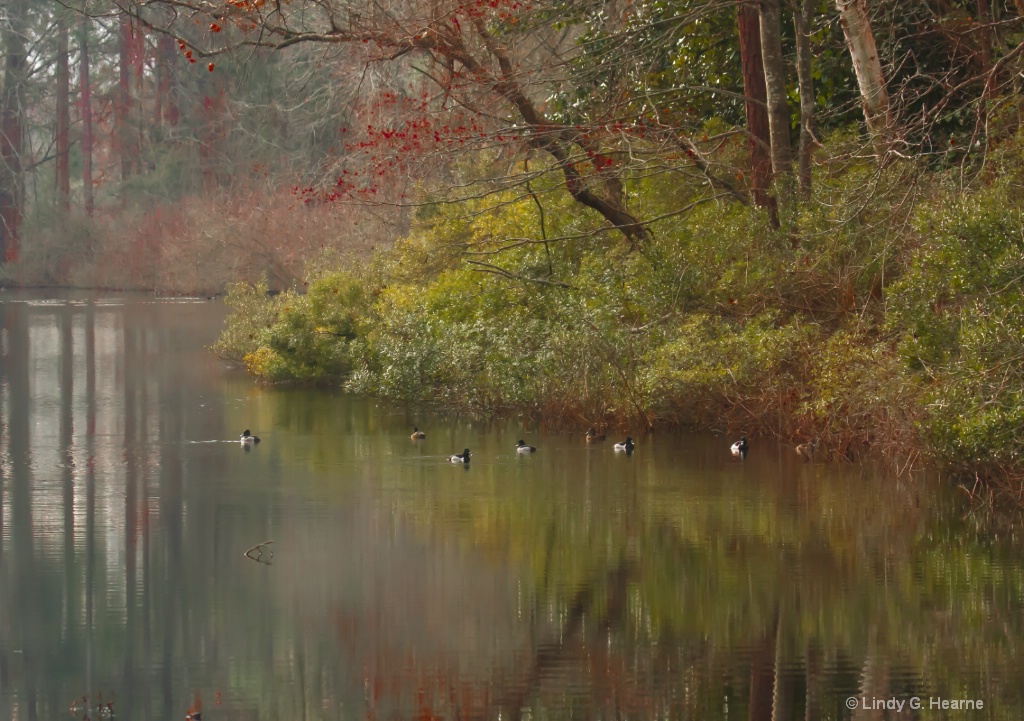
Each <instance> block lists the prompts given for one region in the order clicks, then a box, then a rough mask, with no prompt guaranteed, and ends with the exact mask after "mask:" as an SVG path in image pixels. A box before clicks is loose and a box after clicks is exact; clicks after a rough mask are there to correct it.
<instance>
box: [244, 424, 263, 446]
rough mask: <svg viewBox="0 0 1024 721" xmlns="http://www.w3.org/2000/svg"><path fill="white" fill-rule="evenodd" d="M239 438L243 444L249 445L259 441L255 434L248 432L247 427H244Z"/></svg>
mask: <svg viewBox="0 0 1024 721" xmlns="http://www.w3.org/2000/svg"><path fill="white" fill-rule="evenodd" d="M239 440H240V441H241V442H242V445H243V446H251V445H253V444H254V443H259V442H260V439H259V438H257V437H256V436H254V435H252V434H251V433H249V429H248V428H246V429H245V430H244V431H242V437H241V438H239Z"/></svg>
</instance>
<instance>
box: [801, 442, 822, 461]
mask: <svg viewBox="0 0 1024 721" xmlns="http://www.w3.org/2000/svg"><path fill="white" fill-rule="evenodd" d="M817 448H818V443H817V441H807V443H801V444H800V445H799V446H797V447H796V453H797V455H798V456H800V457H801V458H803V459H804V463H807V462H808V461H813V460H814V451H816V450H817Z"/></svg>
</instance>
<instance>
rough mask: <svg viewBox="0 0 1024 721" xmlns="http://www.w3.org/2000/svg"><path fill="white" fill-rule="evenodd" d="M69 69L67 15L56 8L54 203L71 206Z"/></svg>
mask: <svg viewBox="0 0 1024 721" xmlns="http://www.w3.org/2000/svg"><path fill="white" fill-rule="evenodd" d="M70 96H71V69H70V67H69V65H68V15H67V12H66V10H65V9H64V8H63V7H59V6H58V9H57V137H56V141H57V143H56V145H57V159H56V160H57V166H56V175H57V202H58V203H59V205H60V207H61V208H62V209H63V210H64V211H65V212H67V210H68V209H69V208H70V207H71V170H70V165H69V163H68V156H69V151H70V128H71V102H70V101H71V97H70Z"/></svg>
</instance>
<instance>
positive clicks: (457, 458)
mask: <svg viewBox="0 0 1024 721" xmlns="http://www.w3.org/2000/svg"><path fill="white" fill-rule="evenodd" d="M469 456H470V453H469V449H468V448H467V449H465V450H464V451H462V453H461V454H459V453H456V454H455V455H453V456H451V457H450V458H449V459H448V460H449V461H451V462H452V463H469Z"/></svg>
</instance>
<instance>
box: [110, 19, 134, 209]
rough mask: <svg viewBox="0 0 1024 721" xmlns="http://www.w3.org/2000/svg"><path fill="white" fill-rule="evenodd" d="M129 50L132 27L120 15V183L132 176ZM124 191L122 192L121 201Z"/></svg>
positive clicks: (116, 118)
mask: <svg viewBox="0 0 1024 721" xmlns="http://www.w3.org/2000/svg"><path fill="white" fill-rule="evenodd" d="M131 50H132V27H131V18H130V17H129V16H128V13H121V17H120V18H119V23H118V34H117V61H118V62H117V66H118V77H117V81H118V82H117V101H116V102H115V103H114V126H115V127H116V130H117V145H118V148H117V150H118V157H119V158H120V161H121V182H122V183H124V182H125V181H126V180H128V178H130V177H131V175H132V163H133V160H134V159H133V157H132V156H133V153H132V146H133V143H132V129H131V103H132V94H131V69H132V67H131V66H132V62H131ZM123 199H124V191H123V190H122V200H123Z"/></svg>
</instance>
